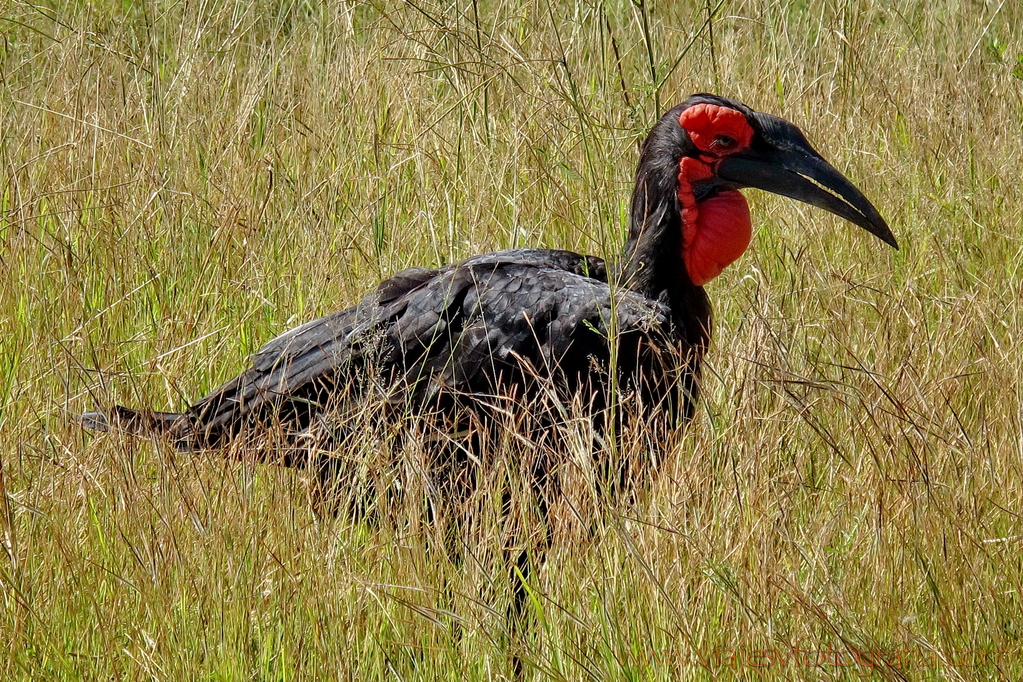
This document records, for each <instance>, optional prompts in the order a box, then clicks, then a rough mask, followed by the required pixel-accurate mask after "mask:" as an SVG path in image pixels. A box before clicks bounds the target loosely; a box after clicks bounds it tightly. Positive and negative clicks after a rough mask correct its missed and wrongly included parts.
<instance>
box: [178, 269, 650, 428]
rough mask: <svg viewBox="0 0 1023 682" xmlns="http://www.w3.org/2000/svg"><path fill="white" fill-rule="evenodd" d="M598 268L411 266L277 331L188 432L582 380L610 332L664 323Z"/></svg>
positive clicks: (602, 353) (201, 408) (602, 354)
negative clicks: (357, 401)
mask: <svg viewBox="0 0 1023 682" xmlns="http://www.w3.org/2000/svg"><path fill="white" fill-rule="evenodd" d="M605 277H606V275H605V270H604V263H603V261H601V260H600V259H596V258H587V257H583V256H580V255H578V254H574V253H571V252H567V251H545V250H538V249H531V250H514V251H503V252H495V253H491V254H485V255H483V256H477V257H475V258H470V259H468V260H466V261H462V262H461V263H458V264H456V265H452V266H448V267H446V268H442V269H439V270H429V269H425V268H415V269H412V270H406V271H403V272H400V273H398V274H397V275H395V276H394V277H392V278H391V279H389V280H387V281H385V282H383V283H382V284H381V285H380V286H379V287H378V288H377V289H376V291H374V292H373V293H371V294H370V295H369V296H367V297H366V298H364V299H363V300H362V301H361V302H360V303H359V304H358V305H356V306H354V307H352V308H349V309H347V310H343V311H340V312H337V313H334V314H332V315H328V316H326V317H322V318H320V319H317V320H313V321H312V322H309V323H307V324H304V325H302V326H300V327H298V328H296V329H293V330H291V331H289V332H286V333H284V334H282V335H281V336H279V337H277V338H275V339H274V340H272V341H270V342H269V343H268V344H267V345H266V346H264V347H263V348H262V349H261V350H260V351H259V352H257V353H256V354H255V355H254V356H253V359H252V365H251V367H250V368H249V369H248V370H247V371H245V372H244V373H243V374H241V375H240V376H238V377H236V378H235V379H233V380H231V381H229V382H228V383H226V384H225V385H224V386H222V387H221V388H219V389H217V390H216V391H214V392H213V393H211V394H210V395H209V396H207V397H206V398H203V399H202V400H201V401H199V402H198V403H197V404H196V405H194V406H193V407H192V408H190V410H189V412H188V414H189V416H190V419H191V421H190V427H189V429H190V430H191V432H192V434H195V435H198V434H204V435H203V436H202V440H203V441H205V442H207V443H208V444H215V443H216V442H217V441H218V439H220V438H221V437H222V436H224V435H229V434H230V433H232V432H233V431H235V430H237V428H239V427H241V426H242V425H243V424H245V423H247V420H249V419H252V418H265V417H266V416H267V414H268V411H272V410H280V409H281V408H282V407H285V408H286V409H290V410H292V411H293V412H294V413H301V412H303V411H304V412H306V413H308V412H309V411H310V409H313V410H315V409H317V408H319V407H320V406H322V405H323V404H324V403H325V402H327V401H330V400H334V401H337V400H338V399H339V397H340V399H344V398H347V397H352V398H356V397H362V396H364V395H365V394H366V392H367V390H374V391H378V392H379V393H380V394H381V395H382V396H383V397H384V398H385V399H390V400H405V399H411V400H414V401H427V400H429V399H431V398H433V397H434V396H436V395H437V394H438V393H439V392H441V391H444V390H449V391H454V392H459V393H474V392H489V391H493V390H494V389H495V388H497V387H498V385H499V384H501V383H502V382H508V381H515V380H521V377H522V371H523V363H527V364H529V365H531V366H532V369H533V370H534V371H536V372H538V373H541V374H544V375H547V374H553V372H554V371H555V370H554V368H555V367H557V368H559V370H560V371H563V370H564V369H565V368H568V369H569V370H570V371H578V372H585V371H588V370H587V367H589V365H590V364H591V362H590V357H591V356H592V355H596V356H598V358H597V359H598V360H601V361H605V362H606V360H607V359H608V357H609V351H608V347H609V346H608V341H607V339H608V338H610V337H611V336H612V335H615V334H620V333H622V332H626V333H644V334H645V333H647V332H649V331H650V330H654V329H657V328H658V327H660V326H661V325H663V323H664V321H665V319H666V314H665V310H664V308H663V306H661V305H660V304H657V303H655V302H653V301H649V300H648V299H645V298H643V297H642V296H639V295H637V294H635V293H632V292H629V291H626V290H619V291H617V292H614V291H612V288H611V287H610V286H609V285H608V284H607V282H606V281H602V280H603V279H604V278H605Z"/></svg>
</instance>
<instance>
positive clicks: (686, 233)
mask: <svg viewBox="0 0 1023 682" xmlns="http://www.w3.org/2000/svg"><path fill="white" fill-rule="evenodd" d="M678 122H679V125H681V126H682V127H683V128H684V129H685V130H686V132H687V133H689V139H690V140H692V142H693V144H694V145H696V148H697V149H699V150H700V152H701V154H700V157H699V158H698V159H697V158H693V157H689V156H686V157H683V158H682V160H681V161H680V162H679V172H678V199H679V201H680V202H681V203H682V258H683V260H684V261H685V264H686V270H687V271H688V272H689V278H690V279H691V280H692V281H693V284H696V285H697V286H703V285H704V284H706V283H707V282H709V281H710V280H712V279H714V278H715V277H717V276H718V275H720V274H721V272H722V271H723V270H724V269H725V268H726V267H727V266H728V265H730V264H731V263H732V262H733V261H734V260H735V259H736V258H738V257H739V256H741V255H742V254H743V252H745V251H746V248H747V247H748V246H749V242H750V238H751V237H752V234H753V228H752V225H751V223H750V215H749V206H748V205H747V204H746V199H745V198H744V197H743V196H742V194H740V193H739V192H737V191H736V190H726V191H723V192H718V193H717V194H715V195H714V196H712V197H710V198H708V199H704V200H703V201H701V202H700V203H699V204H697V202H696V197H695V196H694V195H693V188H692V185H693V183H694V182H697V181H699V180H705V179H707V178H710V177H712V176H713V175H714V167H715V166H716V165H717V163H718V162H719V161H720V160H721V159H722V158H723V157H725V156H728V155H729V154H734V153H736V152H739V151H742V150H743V149H746V148H747V147H749V144H750V141H751V140H752V139H753V129H752V128H751V127H750V125H749V122H748V121H747V120H746V117H745V116H744V115H743V114H742V113H741V112H739V111H736V110H735V109H729V108H728V107H719V106H716V105H714V104H697V105H695V106H692V107H689V108H688V109H686V110H685V111H683V112H682V113H681V114H680V115H679V119H678Z"/></svg>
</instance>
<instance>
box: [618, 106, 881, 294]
mask: <svg viewBox="0 0 1023 682" xmlns="http://www.w3.org/2000/svg"><path fill="white" fill-rule="evenodd" d="M746 187H753V188H757V189H762V190H766V191H768V192H774V193H775V194H781V195H783V196H786V197H790V198H792V199H797V200H799V201H803V202H806V203H808V204H812V205H814V206H818V207H820V208H823V209H825V210H827V211H831V212H832V213H834V214H836V215H838V216H841V217H842V218H845V219H846V220H848V221H850V222H852V223H854V224H856V225H859V226H860V227H862V228H864V229H865V230H867V231H868V232H870V233H871V234H873V235H874V236H876V237H878V238H879V239H881V240H882V241H884V242H885V243H887V244H890V245H891V246H893V247H895V248H898V245H897V244H896V242H895V237H894V236H893V235H892V232H891V230H890V229H889V228H888V225H887V224H886V223H885V221H884V219H883V218H882V217H881V216H880V215H879V214H878V212H877V210H876V209H875V208H874V207H873V205H871V203H870V202H869V201H868V200H867V198H866V197H864V196H863V194H862V193H861V192H860V191H859V190H858V189H856V187H855V186H853V184H852V183H851V182H849V180H847V179H846V178H845V177H844V176H843V175H842V174H841V173H839V172H838V171H837V170H835V168H834V167H833V166H831V164H829V163H828V162H827V161H825V160H824V159H823V158H822V157H821V155H820V154H818V153H817V152H816V151H814V149H813V147H811V146H810V143H809V142H807V140H806V137H805V136H804V135H803V133H802V132H801V131H800V130H799V128H797V127H796V126H795V125H793V124H792V123H789V122H788V121H786V120H784V119H782V118H779V117H777V116H772V115H770V114H763V113H760V112H758V111H753V110H752V109H750V108H749V107H747V106H746V105H744V104H742V103H740V102H736V101H735V100H730V99H726V98H724V97H717V96H714V95H705V94H701V95H693V96H692V97H690V98H689V99H688V100H686V101H685V102H683V103H682V104H680V105H678V106H677V107H675V108H673V109H672V110H671V111H669V112H668V113H667V114H665V115H664V116H663V117H662V118H661V120H660V121H659V122H658V123H657V125H655V126H654V129H653V131H651V134H650V136H649V137H648V138H647V141H646V144H645V145H644V148H643V159H642V161H641V163H640V168H639V172H638V174H637V194H636V197H635V198H634V202H633V213H634V220H635V218H636V217H638V215H637V211H638V213H641V214H642V215H644V216H646V215H648V213H647V210H646V207H645V206H644V205H646V206H650V205H651V204H652V203H653V202H652V200H653V199H654V198H655V196H654V195H657V194H660V195H661V196H665V195H670V194H673V195H674V196H673V197H670V198H672V199H673V198H677V201H678V203H677V204H675V205H674V207H675V211H676V212H677V213H678V214H679V215H680V217H681V228H682V235H681V237H682V238H681V244H680V247H681V250H682V254H681V255H682V258H683V260H684V262H685V266H686V270H687V272H688V274H689V278H690V279H691V280H692V282H693V283H694V284H696V285H703V284H705V283H707V282H709V281H710V280H711V279H713V278H714V277H717V276H718V275H719V274H721V271H722V270H723V269H724V268H725V267H726V266H728V265H729V264H730V263H732V261H734V260H735V259H736V258H738V257H739V256H740V255H742V253H743V252H744V251H745V250H746V247H747V246H749V241H750V236H751V226H750V216H749V208H748V206H747V204H746V200H745V199H744V198H743V196H742V194H740V193H739V192H738V190H739V189H742V188H746ZM637 201H638V202H639V203H640V204H641V205H640V206H637Z"/></svg>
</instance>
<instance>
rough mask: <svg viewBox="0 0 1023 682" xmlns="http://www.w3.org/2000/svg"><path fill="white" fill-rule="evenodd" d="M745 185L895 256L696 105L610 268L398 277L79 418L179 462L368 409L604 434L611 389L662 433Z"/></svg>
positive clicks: (821, 189)
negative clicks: (211, 364) (152, 439)
mask: <svg viewBox="0 0 1023 682" xmlns="http://www.w3.org/2000/svg"><path fill="white" fill-rule="evenodd" d="M742 188H758V189H762V190H767V191H769V192H774V193H777V194H781V195H784V196H787V197H791V198H793V199H797V200H800V201H803V202H806V203H809V204H813V205H815V206H818V207H821V208H824V209H826V210H828V211H831V212H832V213H835V214H837V215H839V216H841V217H842V218H845V219H846V220H848V221H850V222H852V223H855V224H856V225H859V226H860V227H862V228H864V229H866V230H867V231H869V232H870V233H872V234H874V235H875V236H877V237H878V238H880V239H881V240H883V241H884V242H886V243H888V244H890V245H891V246H893V247H896V248H897V245H896V242H895V238H894V237H893V236H892V233H891V231H890V230H889V228H888V226H887V225H886V224H885V221H884V220H883V219H882V218H881V216H880V215H878V212H877V211H876V210H875V209H874V207H873V206H872V205H871V204H870V202H869V201H868V200H867V199H866V198H865V197H864V196H863V194H862V193H860V191H859V190H857V189H856V188H855V187H854V186H853V185H852V184H851V183H850V182H849V181H848V180H846V178H844V177H843V176H842V175H841V174H840V173H839V172H838V171H837V170H835V169H834V168H833V167H832V166H831V165H829V164H828V163H827V162H826V161H825V160H824V159H823V158H821V156H820V155H819V154H817V153H816V152H815V151H814V150H813V148H812V147H811V146H810V144H809V143H808V142H807V140H806V138H805V137H804V136H803V134H802V133H801V132H800V131H799V129H798V128H796V126H794V125H793V124H791V123H789V122H787V121H785V120H783V119H781V118H778V117H776V116H771V115H768V114H763V113H759V112H756V111H753V110H751V109H750V108H749V107H747V106H745V105H743V104H741V103H739V102H736V101H734V100H730V99H725V98H723V97H717V96H712V95H706V94H700V95H694V96H692V97H690V98H689V99H688V100H686V101H685V102H684V103H682V104H680V105H679V106H676V107H675V108H673V109H671V110H670V111H669V112H667V113H666V114H665V115H664V116H663V117H662V118H661V119H660V121H658V122H657V124H656V125H655V126H654V128H653V130H652V131H651V132H650V135H649V137H648V138H647V139H646V142H645V144H644V145H643V148H642V155H641V158H640V163H639V168H638V170H637V171H636V184H635V190H634V192H633V196H632V209H631V228H630V232H629V236H628V241H627V242H626V244H625V249H624V252H623V253H622V255H621V259H620V261H619V262H618V263H616V264H614V265H613V266H612V265H611V264H605V262H604V261H603V260H601V259H600V258H596V257H593V256H582V255H579V254H577V253H572V252H570V251H556V250H541V249H515V250H507V251H496V252H493V253H488V254H485V255H481V256H474V257H472V258H468V259H466V260H463V261H461V262H459V263H456V264H454V265H449V266H446V267H442V268H438V269H428V268H412V269H409V270H405V271H402V272H399V273H398V274H396V275H394V276H393V277H391V278H390V279H388V280H386V281H385V282H383V283H382V284H380V285H379V286H378V287H377V289H376V290H375V291H373V292H372V293H370V294H369V295H367V296H366V297H365V298H363V299H362V301H361V302H360V303H358V304H357V305H355V306H354V307H351V308H348V309H347V310H342V311H340V312H336V313H333V314H331V315H327V316H326V317H322V318H320V319H317V320H313V321H311V322H308V323H306V324H304V325H302V326H300V327H298V328H296V329H293V330H291V331H288V332H286V333H284V334H282V335H281V336H279V337H277V338H276V339H274V340H272V341H270V342H269V343H268V344H267V345H266V346H265V347H263V348H262V350H260V351H258V352H257V353H256V354H255V356H254V357H253V358H252V361H251V366H250V367H249V369H247V370H246V371H245V372H244V373H243V374H241V375H240V376H238V377H236V378H234V379H232V380H230V381H229V382H227V383H226V384H224V385H223V386H222V387H220V388H218V389H217V390H215V391H213V392H212V393H211V394H210V395H208V396H207V397H205V398H203V399H202V400H200V401H199V402H197V403H195V404H194V405H192V406H191V407H189V408H188V409H187V410H185V411H184V412H183V413H180V414H172V413H161V412H150V411H138V410H131V409H127V408H124V407H118V406H115V407H113V408H112V409H111V410H109V411H107V412H90V413H87V414H85V415H84V416H83V418H82V421H83V423H84V425H85V426H87V427H89V428H91V429H95V430H108V429H118V430H121V431H125V432H129V433H133V434H137V435H158V436H160V437H164V438H167V439H169V440H170V441H172V442H173V443H174V444H176V445H177V447H178V448H180V449H183V450H205V449H222V448H226V447H227V446H229V445H232V444H237V443H239V442H244V441H245V439H246V438H251V437H252V434H256V433H259V432H261V431H265V430H266V428H267V426H268V425H275V426H277V427H281V428H278V431H279V432H280V431H283V432H284V433H285V434H286V438H285V441H287V439H288V438H291V439H292V441H294V440H296V439H298V438H299V437H300V435H301V434H306V433H308V432H309V430H310V429H311V428H312V427H313V426H315V425H316V424H317V423H318V422H319V421H320V420H322V417H323V415H325V414H329V413H333V414H341V413H344V412H345V410H348V409H351V408H352V406H353V405H359V404H364V403H366V402H367V401H370V400H379V403H377V404H379V405H382V406H383V408H384V409H383V410H382V412H387V411H388V410H392V411H393V412H394V413H395V414H404V415H409V414H415V415H417V416H419V417H421V416H422V415H424V414H431V415H433V416H434V417H435V418H439V420H440V421H439V422H438V423H440V424H442V425H443V433H447V434H451V433H455V432H464V431H465V430H466V428H467V427H469V426H471V424H472V423H474V420H475V423H480V422H484V423H485V422H487V421H491V422H492V421H493V420H494V419H495V418H496V417H495V415H498V414H504V415H506V414H507V413H508V412H509V410H511V411H514V410H516V409H517V410H519V411H530V410H534V409H535V405H536V403H537V398H538V396H539V395H540V394H541V393H542V394H544V395H547V396H549V395H550V394H551V391H553V392H554V393H555V394H557V395H558V396H559V400H564V401H566V402H568V401H571V400H573V399H575V400H576V401H577V404H580V403H579V402H578V401H580V400H581V404H582V405H583V407H584V408H586V409H588V410H589V411H590V413H591V414H599V413H601V411H603V412H604V415H605V418H604V419H599V418H598V422H597V424H598V425H597V429H596V430H597V431H598V432H599V431H600V430H601V429H605V428H606V427H607V425H608V424H609V421H608V420H607V419H606V413H607V406H608V404H609V402H608V400H607V395H608V394H609V393H611V392H617V393H619V394H622V395H625V394H628V395H631V396H633V397H635V398H636V401H635V404H636V405H638V406H639V410H640V411H641V412H644V411H645V412H646V413H647V414H655V415H657V419H658V420H660V421H662V422H663V421H669V422H672V421H673V422H679V421H682V420H685V419H687V418H688V416H689V415H690V414H691V412H692V407H693V402H694V400H695V399H696V395H697V390H698V377H699V369H700V363H701V360H702V358H703V355H704V352H705V351H706V348H707V345H708V342H709V339H710V332H711V308H710V304H709V302H708V299H707V294H706V293H705V291H704V289H703V285H705V284H706V283H707V282H709V281H710V280H712V279H713V278H714V277H716V276H717V275H719V274H720V273H721V271H722V270H723V269H724V268H725V267H726V266H727V265H729V264H730V263H731V262H732V261H734V260H735V259H736V258H738V257H739V256H740V255H741V254H742V253H743V251H745V249H746V248H747V246H748V245H749V241H750V236H751V226H750V214H749V209H748V207H747V204H746V201H745V199H744V198H743V196H742V194H740V193H739V192H738V190H739V189H742ZM502 399H503V400H505V402H501V400H502ZM523 406H525V407H523ZM337 423H343V420H339V421H338V422H337ZM331 433H332V436H331V438H332V439H333V440H332V443H333V445H334V447H333V448H329V447H328V448H321V449H320V450H319V451H318V454H313V455H310V454H309V452H308V451H305V450H301V449H292V450H289V449H288V448H287V447H284V448H282V449H278V450H277V452H278V455H277V456H276V458H275V459H273V461H275V462H277V463H283V464H286V465H292V466H317V467H319V468H320V469H321V470H322V471H328V472H329V471H331V470H332V469H331V462H333V461H334V456H333V455H332V454H331V450H332V449H333V450H334V451H335V452H336V451H337V449H338V447H337V446H338V445H339V444H340V443H339V442H338V439H343V438H344V437H345V434H344V428H336V429H334V430H333V431H331ZM296 452H299V453H302V454H296ZM262 461H271V459H270V458H264V459H263V460H262Z"/></svg>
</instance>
